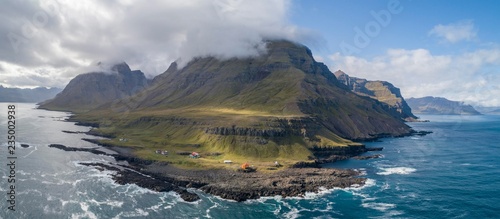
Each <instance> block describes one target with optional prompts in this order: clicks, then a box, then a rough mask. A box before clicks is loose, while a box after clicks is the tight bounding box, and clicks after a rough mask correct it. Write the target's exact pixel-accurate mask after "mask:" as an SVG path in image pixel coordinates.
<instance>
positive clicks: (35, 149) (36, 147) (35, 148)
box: [23, 145, 38, 158]
mask: <svg viewBox="0 0 500 219" xmlns="http://www.w3.org/2000/svg"><path fill="white" fill-rule="evenodd" d="M37 150H38V146H36V145H35V147H34V149H33V150H31V151H30V152H29V153H28V154H26V155H24V156H23V158H26V157H28V156H30V155H31V154H32V153H33V152H35V151H37Z"/></svg>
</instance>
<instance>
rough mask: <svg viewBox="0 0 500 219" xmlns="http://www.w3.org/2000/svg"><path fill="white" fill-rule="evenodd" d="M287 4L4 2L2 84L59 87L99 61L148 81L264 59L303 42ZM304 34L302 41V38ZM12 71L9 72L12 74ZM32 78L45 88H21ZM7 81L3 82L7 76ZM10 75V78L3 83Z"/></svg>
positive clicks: (227, 0)
mask: <svg viewBox="0 0 500 219" xmlns="http://www.w3.org/2000/svg"><path fill="white" fill-rule="evenodd" d="M290 4H291V3H290V0H272V1H270V0H252V1H243V0H215V1H206V0H190V1H185V0H168V1H165V0H151V1H148V2H147V3H145V2H144V1H141V0H123V1H99V0H89V1H71V0H45V1H41V2H38V1H7V2H5V4H3V5H2V7H1V8H0V19H1V20H2V22H1V23H0V35H2V36H11V37H10V39H9V40H5V41H0V65H1V66H3V70H2V68H0V82H2V83H4V84H10V85H11V86H27V85H24V84H32V85H41V86H59V87H62V86H64V85H65V84H66V83H67V82H68V81H69V79H70V78H71V77H73V76H75V75H76V74H79V73H83V69H81V67H83V66H88V65H90V64H92V63H96V62H97V61H105V62H110V61H126V62H127V63H128V64H130V65H131V67H132V69H140V70H142V71H144V72H145V73H146V74H147V75H149V76H154V75H157V74H160V73H162V72H163V71H165V70H166V69H167V68H168V66H169V65H170V63H171V62H172V61H175V60H179V59H180V62H182V63H186V62H187V61H189V60H190V59H191V58H192V57H196V56H208V55H214V56H217V57H219V58H229V57H243V56H252V55H257V54H259V53H262V52H263V50H264V49H263V48H264V47H263V44H262V39H263V38H286V39H292V40H298V41H301V38H302V39H306V40H307V37H309V36H308V34H307V32H306V31H302V30H301V29H299V28H297V27H295V26H293V25H290V24H289V23H288V21H287V20H288V11H289V7H290ZM304 34H305V35H304ZM13 66H15V67H13ZM37 72H46V73H45V75H47V76H49V77H52V78H58V79H57V80H54V81H53V82H51V83H49V84H51V85H48V84H45V83H43V82H42V81H40V82H39V83H36V80H34V81H33V80H27V79H26V78H27V77H28V78H32V76H33V75H34V74H39V73H37ZM7 73H9V74H7ZM7 75H9V76H7Z"/></svg>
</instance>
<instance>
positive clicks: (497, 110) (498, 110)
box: [474, 106, 500, 115]
mask: <svg viewBox="0 0 500 219" xmlns="http://www.w3.org/2000/svg"><path fill="white" fill-rule="evenodd" d="M474 108H475V109H476V110H477V111H478V112H480V113H482V114H495V115H497V114H500V107H487V106H475V107H474Z"/></svg>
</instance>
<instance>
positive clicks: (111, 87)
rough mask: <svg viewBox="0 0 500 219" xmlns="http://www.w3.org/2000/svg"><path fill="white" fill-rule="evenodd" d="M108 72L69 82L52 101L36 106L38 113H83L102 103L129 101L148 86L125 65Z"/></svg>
mask: <svg viewBox="0 0 500 219" xmlns="http://www.w3.org/2000/svg"><path fill="white" fill-rule="evenodd" d="M110 70H111V71H112V72H114V73H110V72H91V73H86V74H81V75H78V76H76V77H75V78H74V79H72V80H71V81H70V82H69V84H68V85H67V86H66V87H65V88H64V90H63V91H62V92H61V93H59V94H58V95H57V96H56V97H55V98H54V99H51V100H48V101H45V102H43V103H41V104H40V108H42V109H51V110H63V111H73V112H83V111H88V110H90V109H94V108H96V107H97V106H100V105H102V104H104V103H107V102H110V101H114V100H119V99H122V98H125V97H129V96H131V95H133V94H136V93H137V92H139V91H141V90H143V89H144V88H146V87H147V86H148V80H147V79H146V77H145V76H144V73H142V72H141V71H139V70H135V71H132V70H130V67H129V66H128V65H127V64H126V63H119V64H116V65H114V66H112V67H111V69H110Z"/></svg>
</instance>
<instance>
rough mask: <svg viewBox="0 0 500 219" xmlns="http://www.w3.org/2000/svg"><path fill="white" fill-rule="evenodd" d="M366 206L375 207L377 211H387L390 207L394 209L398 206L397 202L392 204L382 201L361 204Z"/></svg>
mask: <svg viewBox="0 0 500 219" xmlns="http://www.w3.org/2000/svg"><path fill="white" fill-rule="evenodd" d="M361 206H363V207H364V208H371V209H375V210H377V211H382V212H386V211H387V210H389V209H393V208H395V207H396V205H395V204H390V203H382V202H366V203H363V204H361Z"/></svg>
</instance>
